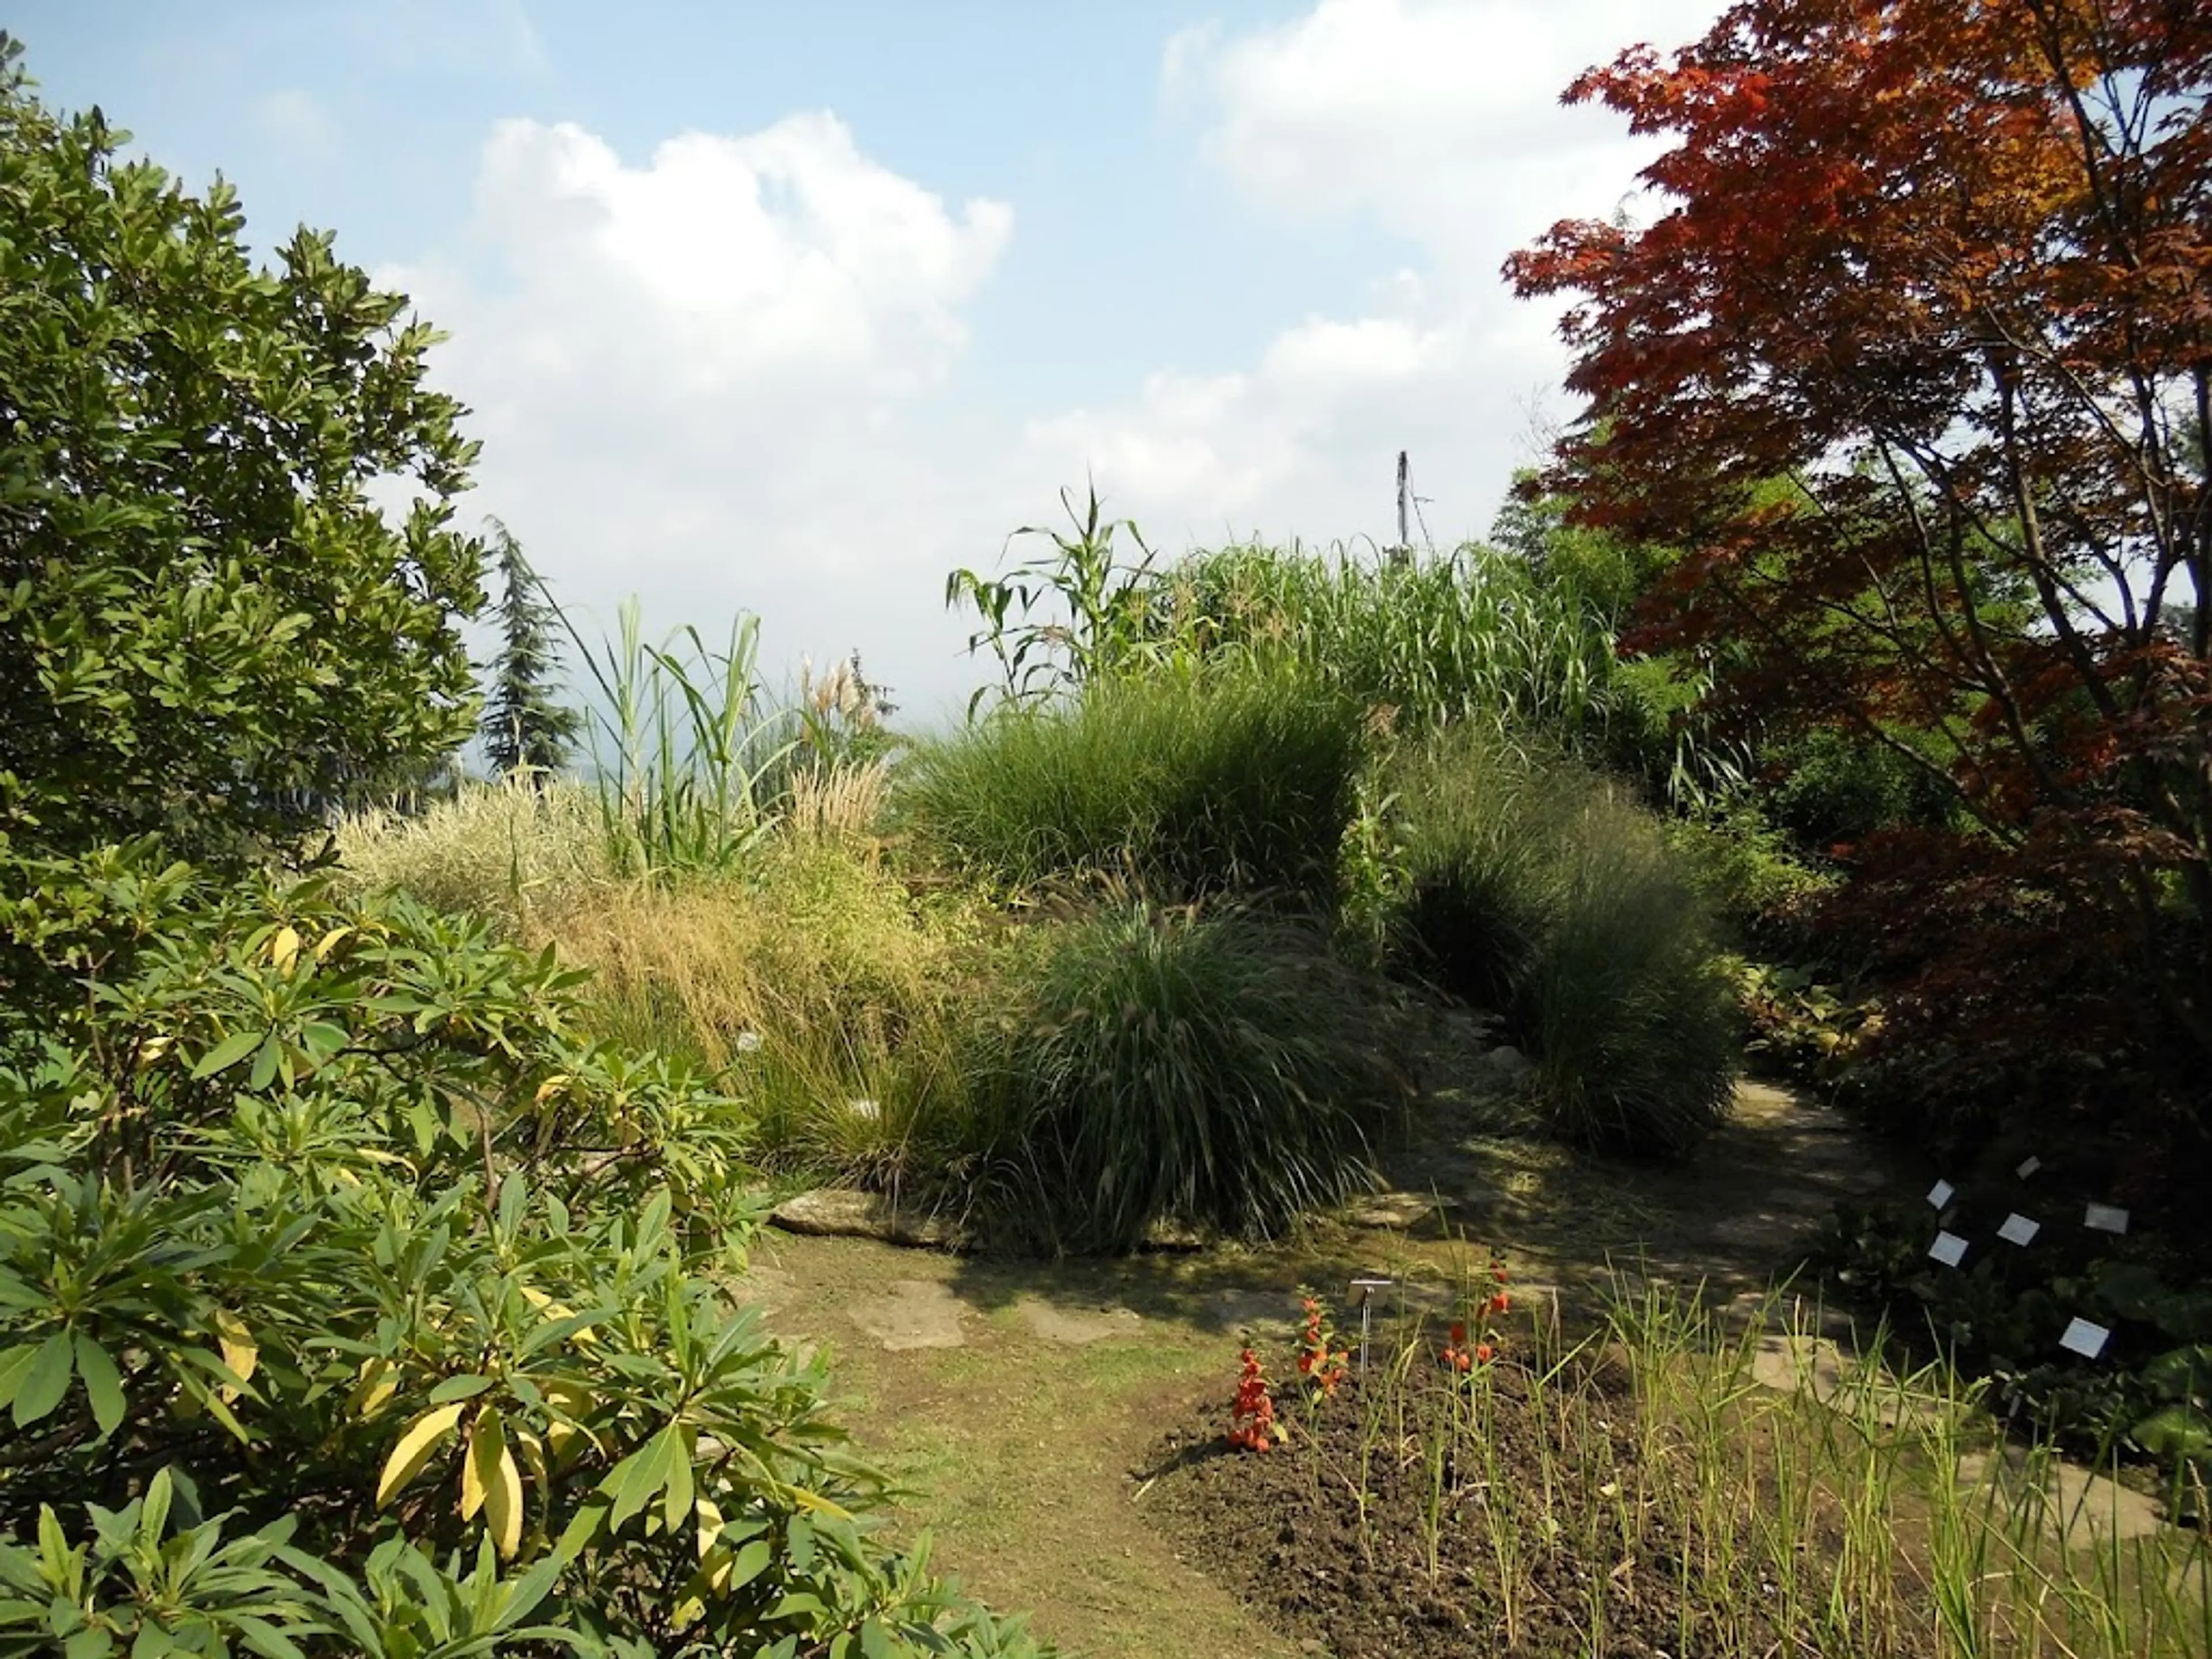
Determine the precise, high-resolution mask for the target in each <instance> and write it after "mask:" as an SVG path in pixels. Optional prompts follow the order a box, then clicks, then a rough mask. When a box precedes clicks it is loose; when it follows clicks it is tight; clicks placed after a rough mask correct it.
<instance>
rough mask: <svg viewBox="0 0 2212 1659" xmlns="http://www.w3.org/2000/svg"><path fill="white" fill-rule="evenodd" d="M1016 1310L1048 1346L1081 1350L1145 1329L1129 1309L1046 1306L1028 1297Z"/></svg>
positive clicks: (1021, 1300)
mask: <svg viewBox="0 0 2212 1659" xmlns="http://www.w3.org/2000/svg"><path fill="white" fill-rule="evenodd" d="M1014 1310H1015V1311H1016V1312H1017V1313H1018V1314H1020V1315H1021V1316H1022V1322H1023V1323H1024V1324H1025V1325H1027V1326H1028V1327H1029V1328H1030V1334H1032V1335H1035V1336H1039V1337H1042V1338H1043V1339H1044V1340H1046V1341H1047V1342H1066V1343H1071V1344H1073V1345H1075V1346H1082V1345H1083V1344H1085V1343H1090V1342H1103V1341H1104V1340H1106V1339H1108V1338H1109V1337H1115V1336H1133V1335H1135V1334H1136V1333H1137V1332H1138V1331H1139V1329H1141V1328H1143V1326H1144V1320H1143V1319H1142V1318H1140V1317H1139V1316H1138V1315H1137V1314H1136V1313H1135V1312H1133V1310H1130V1309H1127V1308H1119V1307H1111V1308H1063V1307H1060V1305H1058V1304H1055V1303H1051V1302H1047V1301H1046V1300H1044V1298H1043V1297H1035V1296H1025V1297H1022V1298H1020V1300H1018V1301H1017V1302H1016V1303H1015V1304H1014Z"/></svg>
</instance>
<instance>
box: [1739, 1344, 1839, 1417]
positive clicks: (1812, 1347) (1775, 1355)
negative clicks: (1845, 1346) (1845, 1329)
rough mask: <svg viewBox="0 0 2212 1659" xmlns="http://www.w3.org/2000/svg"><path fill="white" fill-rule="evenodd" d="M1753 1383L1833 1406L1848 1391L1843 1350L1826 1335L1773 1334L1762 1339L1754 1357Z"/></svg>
mask: <svg viewBox="0 0 2212 1659" xmlns="http://www.w3.org/2000/svg"><path fill="white" fill-rule="evenodd" d="M1751 1376H1752V1381H1753V1382H1754V1383H1759V1385H1760V1386H1762V1387H1764V1388H1769V1389H1775V1390H1776V1391H1777V1392H1778V1393H1781V1394H1795V1393H1796V1392H1797V1391H1798V1390H1799V1389H1804V1390H1805V1391H1806V1392H1808V1393H1809V1394H1810V1395H1812V1396H1813V1398H1814V1399H1815V1400H1817V1401H1820V1403H1821V1404H1822V1405H1824V1406H1827V1405H1832V1404H1834V1403H1835V1401H1836V1397H1837V1395H1840V1394H1841V1393H1842V1392H1843V1391H1844V1355H1843V1350H1842V1349H1840V1348H1838V1346H1836V1345H1835V1343H1834V1342H1832V1341H1831V1340H1829V1339H1828V1338H1826V1337H1825V1336H1783V1335H1778V1334H1772V1333H1770V1334H1767V1335H1765V1336H1762V1337H1760V1338H1759V1347H1758V1350H1757V1351H1756V1352H1754V1353H1753V1355H1752V1356H1751Z"/></svg>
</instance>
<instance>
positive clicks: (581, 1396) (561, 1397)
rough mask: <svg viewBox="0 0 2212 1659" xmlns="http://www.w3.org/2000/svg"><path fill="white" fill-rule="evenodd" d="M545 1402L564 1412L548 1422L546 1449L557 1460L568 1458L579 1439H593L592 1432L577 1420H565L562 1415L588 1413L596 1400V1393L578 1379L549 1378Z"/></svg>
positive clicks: (580, 1415)
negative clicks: (573, 1381) (554, 1380)
mask: <svg viewBox="0 0 2212 1659" xmlns="http://www.w3.org/2000/svg"><path fill="white" fill-rule="evenodd" d="M545 1403H546V1404H547V1405H549V1406H550V1407H552V1408H553V1409H554V1411H555V1412H556V1413H559V1414H560V1415H557V1416H556V1417H555V1419H554V1420H553V1421H552V1422H551V1423H550V1424H549V1425H546V1430H545V1445H546V1449H548V1450H550V1452H551V1453H552V1454H553V1456H554V1459H555V1461H556V1462H562V1461H565V1460H566V1459H567V1457H568V1454H569V1452H570V1451H571V1450H572V1449H574V1448H575V1447H576V1446H577V1445H578V1444H579V1443H584V1444H588V1443H590V1441H591V1436H590V1435H589V1434H588V1433H587V1432H586V1431H584V1430H582V1429H580V1428H578V1427H577V1426H576V1425H574V1423H568V1422H562V1420H561V1418H562V1416H565V1417H571V1418H577V1417H585V1416H588V1415H589V1414H590V1413H591V1409H592V1404H593V1401H592V1396H591V1395H590V1394H589V1393H588V1392H586V1390H585V1389H584V1388H583V1387H582V1386H581V1385H580V1384H578V1383H547V1384H546V1385H545Z"/></svg>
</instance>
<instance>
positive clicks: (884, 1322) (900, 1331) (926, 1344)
mask: <svg viewBox="0 0 2212 1659" xmlns="http://www.w3.org/2000/svg"><path fill="white" fill-rule="evenodd" d="M848 1311H849V1312H850V1314H851V1316H852V1320H853V1322H854V1324H855V1325H858V1326H859V1327H860V1328H861V1329H862V1330H863V1331H865V1332H866V1333H867V1334H869V1335H870V1336H872V1337H873V1338H875V1340H877V1341H878V1342H879V1343H881V1344H882V1345H883V1346H884V1349H885V1350H886V1351H888V1352H891V1353H903V1352H907V1351H908V1350H909V1349H913V1348H958V1347H963V1346H966V1345H967V1341H968V1338H967V1336H966V1334H964V1333H963V1331H962V1330H961V1328H960V1316H961V1315H962V1314H963V1313H965V1312H967V1311H968V1304H966V1303H964V1302H963V1301H961V1299H960V1298H959V1297H957V1296H955V1295H954V1294H953V1293H952V1290H951V1286H950V1285H940V1284H939V1283H938V1282H937V1281H936V1280H935V1279H894V1280H893V1281H892V1282H891V1283H890V1285H886V1286H885V1287H884V1294H883V1295H882V1296H879V1297H875V1298H874V1299H873V1300H872V1301H867V1302H856V1303H854V1304H853V1305H852V1307H851V1309H850V1310H848Z"/></svg>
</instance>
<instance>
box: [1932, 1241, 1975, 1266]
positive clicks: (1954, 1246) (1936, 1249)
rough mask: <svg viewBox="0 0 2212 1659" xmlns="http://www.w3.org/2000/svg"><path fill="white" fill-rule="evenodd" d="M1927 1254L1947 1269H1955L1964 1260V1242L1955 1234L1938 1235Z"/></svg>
mask: <svg viewBox="0 0 2212 1659" xmlns="http://www.w3.org/2000/svg"><path fill="white" fill-rule="evenodd" d="M1928 1254H1929V1255H1932V1256H1934V1257H1935V1258H1936V1260H1937V1261H1940V1262H1942V1264H1943V1265H1944V1266H1945V1267H1957V1266H1958V1265H1959V1264H1960V1262H1961V1261H1965V1260H1966V1240H1965V1239H1963V1238H1961V1237H1959V1235H1958V1234H1956V1233H1938V1234H1936V1242H1935V1243H1933V1244H1930V1245H1929V1247H1928Z"/></svg>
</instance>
